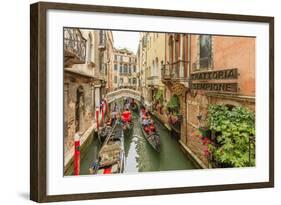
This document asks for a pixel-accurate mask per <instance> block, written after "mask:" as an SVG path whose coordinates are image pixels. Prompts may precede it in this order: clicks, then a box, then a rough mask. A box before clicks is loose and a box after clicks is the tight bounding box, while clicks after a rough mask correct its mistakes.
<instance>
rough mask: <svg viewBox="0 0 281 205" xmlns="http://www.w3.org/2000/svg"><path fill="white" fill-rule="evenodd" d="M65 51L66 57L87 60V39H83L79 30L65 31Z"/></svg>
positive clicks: (67, 29) (70, 29) (68, 29)
mask: <svg viewBox="0 0 281 205" xmlns="http://www.w3.org/2000/svg"><path fill="white" fill-rule="evenodd" d="M64 51H66V53H65V55H67V54H69V55H73V57H75V58H77V60H78V61H81V63H82V62H85V60H86V39H84V38H83V36H82V34H81V32H80V30H79V29H72V28H65V29H64Z"/></svg>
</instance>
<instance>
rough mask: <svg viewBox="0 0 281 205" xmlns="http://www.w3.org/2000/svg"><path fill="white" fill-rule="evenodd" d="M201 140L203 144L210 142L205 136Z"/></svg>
mask: <svg viewBox="0 0 281 205" xmlns="http://www.w3.org/2000/svg"><path fill="white" fill-rule="evenodd" d="M202 142H203V145H208V144H209V143H210V140H209V139H208V138H207V137H205V138H204V139H203V140H202Z"/></svg>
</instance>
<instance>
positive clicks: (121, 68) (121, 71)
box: [119, 64, 123, 73]
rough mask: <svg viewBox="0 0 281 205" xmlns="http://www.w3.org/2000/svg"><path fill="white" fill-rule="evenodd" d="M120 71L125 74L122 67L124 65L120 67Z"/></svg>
mask: <svg viewBox="0 0 281 205" xmlns="http://www.w3.org/2000/svg"><path fill="white" fill-rule="evenodd" d="M119 69H120V70H119V72H120V73H123V66H122V64H121V65H120V68H119Z"/></svg>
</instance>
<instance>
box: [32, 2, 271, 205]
mask: <svg viewBox="0 0 281 205" xmlns="http://www.w3.org/2000/svg"><path fill="white" fill-rule="evenodd" d="M30 8H31V10H30V22H31V24H30V43H31V47H30V62H31V68H30V69H31V72H30V76H31V87H30V92H31V100H30V110H31V111H30V118H31V129H30V130H31V135H30V145H31V146H30V161H31V163H30V198H31V200H34V201H37V202H51V201H64V200H83V199H99V198H113V197H130V196H146V195H159V194H177V193H190V192H206V191H221V190H235V189H250V188H266V187H273V186H274V81H273V80H274V18H273V17H265V16H247V15H234V14H218V13H201V12H187V11H173V10H156V9H143V8H124V7H109V6H97V5H80V4H62V3H47V2H40V3H35V4H32V5H31V7H30Z"/></svg>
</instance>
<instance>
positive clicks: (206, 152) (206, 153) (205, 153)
mask: <svg viewBox="0 0 281 205" xmlns="http://www.w3.org/2000/svg"><path fill="white" fill-rule="evenodd" d="M209 155H210V152H209V150H208V149H205V150H204V156H205V157H207V156H209Z"/></svg>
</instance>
